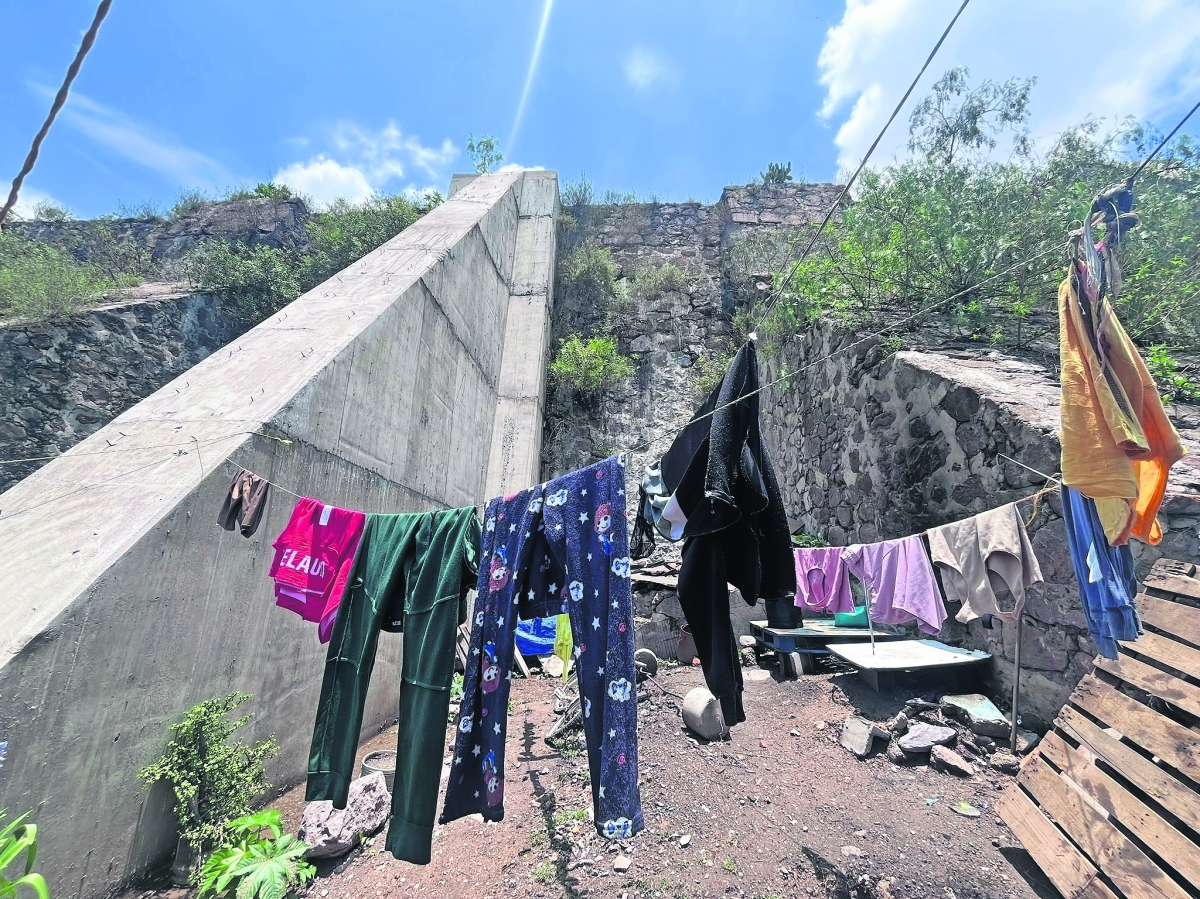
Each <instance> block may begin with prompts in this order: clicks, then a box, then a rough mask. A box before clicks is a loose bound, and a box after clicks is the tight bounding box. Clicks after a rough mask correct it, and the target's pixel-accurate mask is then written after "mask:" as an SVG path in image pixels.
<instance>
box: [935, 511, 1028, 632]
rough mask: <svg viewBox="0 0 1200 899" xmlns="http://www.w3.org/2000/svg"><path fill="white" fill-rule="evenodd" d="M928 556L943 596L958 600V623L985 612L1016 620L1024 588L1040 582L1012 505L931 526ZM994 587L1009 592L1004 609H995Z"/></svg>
mask: <svg viewBox="0 0 1200 899" xmlns="http://www.w3.org/2000/svg"><path fill="white" fill-rule="evenodd" d="M929 555H930V556H931V558H932V559H933V564H934V565H936V566H937V567H938V568H939V569H940V571H941V575H942V587H943V588H944V589H945V591H946V599H948V600H957V601H958V602H961V603H962V609H961V610H959V613H958V614H957V615H956V616H954V617H955V618H957V619H958V620H959V621H961V622H962V623H963V624H966V623H967V622H968V621H974V620H975V619H976V618H982V617H983V616H984V615H988V614H991V615H995V616H997V617H998V618H1000V619H1001V620H1003V621H1016V620H1017V616H1018V615H1020V614H1021V609H1022V608H1023V607H1024V606H1025V588H1026V587H1031V586H1033V585H1034V584H1040V583H1041V582H1042V570H1041V568H1040V566H1039V565H1038V560H1037V556H1036V555H1034V552H1033V545H1032V544H1031V543H1030V542H1029V535H1028V534H1027V533H1026V532H1025V525H1024V524H1022V522H1021V516H1020V514H1019V513H1018V512H1017V505H1016V503H1009V504H1008V505H1007V506H1001V507H1000V508H999V509H992V510H991V511H989V512H982V513H980V514H979V515H976V516H975V517H974V518H968V519H966V520H965V521H955V522H952V523H951V524H946V525H942V526H941V527H940V528H934V529H933V530H931V531H929ZM997 590H1008V591H1009V592H1010V593H1012V595H1013V600H1014V603H1013V608H1012V609H1011V610H1010V611H1007V612H1005V611H1001V610H1000V608H999V606H998V605H997V602H996V591H997Z"/></svg>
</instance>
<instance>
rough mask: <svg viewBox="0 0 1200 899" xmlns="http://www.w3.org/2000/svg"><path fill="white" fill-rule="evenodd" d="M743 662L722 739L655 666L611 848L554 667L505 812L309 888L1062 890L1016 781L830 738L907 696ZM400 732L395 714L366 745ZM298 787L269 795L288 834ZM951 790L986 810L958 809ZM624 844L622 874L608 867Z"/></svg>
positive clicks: (483, 892) (455, 825) (878, 897)
mask: <svg viewBox="0 0 1200 899" xmlns="http://www.w3.org/2000/svg"><path fill="white" fill-rule="evenodd" d="M745 674H746V675H747V683H746V694H745V706H746V715H747V718H748V720H747V721H746V723H744V724H741V725H738V726H737V727H735V728H734V729H733V734H732V738H731V739H730V740H728V741H722V742H714V743H708V742H706V741H703V740H697V739H696V738H695V737H693V736H690V735H689V734H690V732H688V731H686V730H685V729H684V728H683V723H682V720H681V718H680V716H679V712H678V708H679V706H680V704H681V703H680V700H679V698H678V697H682V696H684V695H685V694H686V693H687V691H688V690H690V689H692V688H693V687H696V686H701V685H703V679H702V676H701V673H700V670H699V669H698V668H692V667H686V666H672V667H664V668H663V669H662V670H661V671H660V672H659V674H658V676H657V677H656V678H655V679H654V681H653V684H652V685H650V686H647V687H644V689H645V690H646V691H647V692H648V693H649V698H648V699H647V700H645V701H643V702H641V703H639V721H640V725H639V741H640V745H639V752H640V769H641V777H642V806H643V811H644V815H645V819H646V830H645V831H644V832H642V833H640V834H638V835H637V836H635V837H634V838H632V839H630V840H627V841H623V842H621V843H620V844H619V845H616V844H610V843H608V842H607V841H605V840H603V839H602V838H600V837H599V836H598V835H597V834H596V832H595V829H594V827H593V826H592V823H591V794H590V789H589V786H588V777H587V759H586V754H585V751H584V747H583V742H582V737H580V738H579V739H578V741H570V742H569V743H568V745H567V746H565V747H564V748H563V750H562V751H561V752H559V751H555V750H553V749H551V748H549V747H548V746H547V745H546V744H545V742H544V741H543V739H542V737H543V735H544V734H545V732H546V730H547V729H548V727H549V726H550V724H551V722H552V721H553V719H554V713H553V690H554V685H555V681H553V680H551V679H550V678H548V677H534V678H533V679H532V680H523V679H521V678H517V677H514V679H513V692H512V697H513V702H512V709H513V710H512V714H511V716H510V721H509V728H508V739H509V740H510V741H511V745H510V746H509V749H508V753H507V764H508V766H509V770H508V777H507V778H506V789H505V811H506V817H505V820H504V821H503V822H502V823H500V824H490V825H489V824H484V823H483V822H482V821H481V820H480V819H479V818H478V817H474V818H466V819H461V820H458V821H455V822H452V823H451V824H449V825H447V826H445V827H442V826H439V827H437V828H436V830H435V831H434V841H433V860H432V863H431V864H429V865H428V866H425V867H418V866H414V865H411V864H408V863H406V862H400V861H397V860H395V859H394V858H392V857H391V855H390V854H388V853H387V852H385V851H382V844H383V834H382V833H380V834H377V835H376V836H375V837H374V838H373V839H371V840H369V841H367V843H366V844H365V845H364V846H363V848H362V849H361V850H358V851H356V852H354V853H352V854H351V855H350V856H349V857H348V858H344V859H341V860H338V861H336V862H334V863H325V864H323V865H322V866H321V871H320V874H319V876H318V878H317V880H316V881H315V882H314V883H313V884H312V885H311V886H310V887H309V888H308V891H307V893H308V897H309V899H343V897H344V899H350V897H355V899H357V897H371V896H397V897H399V896H421V895H429V896H456V895H461V896H463V897H464V899H466V897H470V899H518V897H527V896H528V897H543V899H548V897H555V899H557V897H563V896H566V897H582V896H596V897H624V899H635V897H640V899H659V897H671V899H675V897H679V899H683V897H688V899H691V897H721V896H730V897H735V896H736V897H754V899H768V897H780V899H782V897H793V896H796V897H806V896H818V897H838V899H851V897H856V899H917V897H920V899H929V897H936V899H982V897H988V899H992V897H995V899H1000V897H1005V899H1008V897H1016V899H1034V897H1041V899H1053V897H1057V895H1058V894H1057V893H1056V892H1055V891H1054V889H1053V887H1051V886H1050V885H1049V884H1048V882H1046V881H1045V879H1044V878H1043V877H1042V876H1041V874H1040V872H1039V871H1038V870H1037V868H1036V866H1035V865H1034V864H1033V862H1032V860H1031V859H1030V858H1029V856H1028V855H1027V854H1026V853H1025V852H1024V850H1022V849H1020V848H1019V846H1018V844H1017V843H1016V841H1015V839H1014V838H1013V836H1012V835H1011V834H1010V833H1009V831H1008V829H1007V828H1006V827H1005V826H1004V825H1003V824H1002V823H1001V822H1000V820H999V819H998V818H997V817H996V815H995V813H994V811H993V809H994V806H995V803H996V800H997V799H998V798H999V796H1000V793H1001V791H1002V790H1003V788H1004V787H1005V786H1006V784H1007V783H1008V782H1009V781H1010V778H1008V777H1006V776H1004V775H1001V774H998V773H996V772H993V771H990V770H989V771H986V772H984V773H980V774H976V775H974V776H973V777H971V778H959V777H953V776H949V775H945V774H940V773H938V772H936V771H934V770H933V769H931V768H927V767H897V766H895V765H893V764H892V763H891V762H889V761H888V759H887V758H886V756H885V755H884V754H883V753H879V754H877V755H875V756H873V757H871V758H868V759H866V760H862V761H860V760H858V759H856V758H855V757H854V756H853V755H851V754H850V753H849V752H847V751H846V750H845V749H844V748H842V747H841V746H840V745H839V743H838V735H839V733H840V728H841V722H842V721H843V720H845V718H846V717H847V715H849V714H852V713H855V712H857V713H859V714H861V715H863V716H864V717H866V718H868V719H871V720H873V721H878V722H884V721H886V720H887V719H888V718H890V717H891V716H892V715H894V714H895V713H896V712H897V711H899V709H900V708H901V707H902V706H903V702H904V700H905V699H907V698H909V695H911V694H896V695H894V696H888V695H879V694H875V693H874V692H872V691H871V690H870V689H869V688H868V687H867V686H866V685H865V684H863V683H862V681H861V680H860V679H859V678H858V677H857V676H856V675H854V674H852V673H847V672H837V671H827V672H826V673H824V674H817V675H809V676H803V677H801V678H800V679H799V680H782V679H780V678H779V677H778V675H776V674H773V673H771V672H768V671H766V670H761V669H756V668H747V669H745ZM655 685H657V686H655ZM447 733H448V737H452V735H453V734H452V731H449V730H448V732H447ZM394 740H395V730H394V728H393V729H389V730H388V731H385V732H384V733H382V734H380V735H379V736H378V737H376V738H375V739H374V740H372V741H370V743H369V744H368V745H366V746H364V747H363V752H364V753H365V752H366V751H369V750H372V749H377V748H387V747H394V746H395V743H394ZM449 748H450V744H449V743H447V753H448V752H449ZM303 792H304V788H303V786H300V787H297V788H295V789H293V790H291V791H289V792H287V793H285V794H284V795H283V796H281V797H280V798H279V799H278V800H277V801H276V802H274V803H272V807H275V808H278V809H279V810H280V811H281V812H282V814H283V816H284V819H285V822H286V824H287V825H288V827H289V829H290V830H292V831H293V832H294V831H295V830H296V829H297V828H298V826H299V824H300V817H301V815H302V813H303V805H304V802H303ZM961 800H966V801H967V802H969V803H971V804H972V805H973V806H975V807H976V808H978V809H980V810H982V815H981V816H980V817H978V818H973V819H972V818H965V817H963V816H961V815H959V814H958V813H956V812H955V811H953V810H952V806H954V805H955V804H956V803H958V802H959V801H961ZM439 808H440V802H439ZM685 837H686V839H681V838H685ZM681 843H682V844H686V845H681ZM622 854H624V855H625V856H627V858H628V860H629V862H630V866H629V870H628V872H627V873H618V872H617V871H616V870H614V862H615V861H616V860H617V859H618V857H619V856H620V855H622ZM179 892H182V891H179ZM142 895H147V894H142ZM148 895H161V894H156V893H151V894H148Z"/></svg>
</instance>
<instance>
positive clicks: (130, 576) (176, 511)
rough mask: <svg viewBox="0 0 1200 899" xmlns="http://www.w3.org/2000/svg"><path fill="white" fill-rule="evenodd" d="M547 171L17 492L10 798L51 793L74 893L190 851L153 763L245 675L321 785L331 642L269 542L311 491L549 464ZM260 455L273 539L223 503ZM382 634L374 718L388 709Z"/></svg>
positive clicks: (414, 230) (2, 525)
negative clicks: (312, 758)
mask: <svg viewBox="0 0 1200 899" xmlns="http://www.w3.org/2000/svg"><path fill="white" fill-rule="evenodd" d="M557 208H558V190H557V180H556V177H555V175H554V174H553V173H551V172H515V173H503V174H493V175H485V176H480V177H478V178H474V179H471V180H466V179H462V180H459V179H456V190H455V192H454V193H453V196H452V198H451V199H450V200H449V201H447V202H446V203H445V204H443V205H442V206H439V207H438V208H437V209H435V210H433V211H432V212H430V213H429V214H428V215H426V216H425V217H423V218H422V219H420V220H419V221H418V222H417V223H416V224H414V225H412V226H411V227H410V228H408V229H407V230H406V231H404V232H403V233H401V234H400V235H398V236H397V237H396V238H394V239H393V240H391V241H389V242H388V243H387V244H385V245H383V246H382V247H380V248H379V249H377V250H375V251H374V252H372V253H370V254H368V255H367V256H366V257H364V258H363V259H361V260H360V261H359V262H357V263H355V264H354V265H352V266H350V267H349V268H348V269H346V270H345V271H342V272H341V273H339V274H338V275H336V276H334V277H333V278H331V279H330V280H329V281H327V282H325V283H324V284H322V285H320V286H319V287H317V288H315V289H313V290H311V291H309V292H308V293H306V294H305V295H304V296H302V297H300V298H299V299H298V300H296V301H295V302H294V303H292V304H291V305H290V306H288V307H287V308H285V309H284V310H282V311H281V312H280V313H278V314H277V315H275V316H273V317H272V318H271V319H269V320H268V321H266V322H264V323H262V324H261V325H259V326H258V327H256V328H254V329H253V330H251V331H250V332H248V333H247V334H245V335H243V336H242V337H241V338H239V339H238V340H236V341H235V342H234V343H233V344H231V345H229V346H228V347H226V348H225V349H223V350H221V351H219V352H217V353H215V354H214V355H213V356H211V357H209V358H208V359H206V360H205V361H204V362H202V363H201V364H199V365H197V366H196V367H195V368H193V369H191V370H190V371H188V372H187V373H185V374H184V375H183V376H181V377H179V378H178V379H177V380H175V381H173V382H172V383H170V384H168V385H167V386H166V387H164V388H163V389H161V390H159V391H158V392H157V393H155V394H153V395H151V396H150V397H148V398H146V399H145V400H143V401H142V402H140V403H138V404H137V405H136V406H134V407H133V408H132V409H130V410H129V411H127V412H126V413H124V414H123V415H121V416H120V417H118V418H117V419H115V420H114V421H113V422H112V423H111V424H109V425H108V426H107V427H105V428H103V429H102V430H100V431H99V432H97V433H96V434H94V435H93V436H92V437H90V438H88V439H87V440H85V441H83V442H82V443H80V444H79V445H77V446H76V447H74V448H73V449H71V450H70V451H68V452H67V453H64V454H63V455H62V456H61V457H60V458H58V459H56V460H55V461H54V462H52V463H51V464H49V465H47V466H46V467H44V468H42V469H41V470H39V471H38V472H36V473H35V474H33V475H32V476H30V477H29V478H27V479H25V480H24V481H22V482H20V483H19V484H17V485H16V486H14V487H13V488H12V489H11V490H9V491H7V492H6V493H4V494H0V546H2V547H3V548H4V550H3V553H2V554H0V740H5V739H6V740H8V741H9V750H8V761H7V762H6V763H5V766H4V768H3V769H2V770H0V808H8V809H9V810H10V811H12V812H15V813H20V812H22V811H24V810H26V809H34V810H35V819H36V821H37V823H38V825H39V837H40V838H41V853H40V854H39V858H38V862H39V869H40V870H42V871H43V872H44V873H45V874H46V876H47V879H48V880H49V882H50V885H51V891H52V892H53V893H54V894H55V895H56V896H98V895H102V894H104V893H106V892H108V891H110V890H112V889H114V888H116V887H119V886H121V885H123V884H124V883H126V882H128V881H129V880H130V879H131V878H134V877H136V876H137V875H138V874H140V873H141V872H142V871H143V870H145V868H146V867H147V866H148V865H151V864H153V863H156V862H158V861H160V860H161V859H162V858H163V857H164V855H169V853H170V852H171V851H172V850H173V848H174V845H173V839H172V830H173V824H172V823H171V821H170V820H169V814H168V812H167V810H168V808H169V804H170V799H169V797H168V796H166V795H165V791H159V793H147V791H146V790H145V789H144V788H143V786H142V784H141V783H140V782H139V781H138V780H137V771H138V769H139V768H140V767H141V766H143V765H145V764H146V763H148V762H150V761H152V760H153V759H155V758H156V757H157V756H158V754H159V752H160V751H161V749H162V747H163V746H164V744H165V742H166V735H167V727H168V726H169V725H170V724H171V723H173V722H175V721H177V720H178V719H179V717H180V715H181V714H182V712H183V711H185V710H186V709H187V708H189V707H190V706H191V705H193V704H194V703H196V702H199V701H200V700H203V699H206V698H209V697H212V696H218V695H222V694H224V693H227V692H229V691H231V690H242V691H244V692H247V693H250V694H253V696H254V699H253V700H252V702H251V703H250V704H249V705H248V707H247V708H248V710H249V711H251V712H252V713H253V714H254V716H255V717H254V720H253V723H252V724H251V725H250V726H249V727H247V728H246V729H245V730H246V733H244V735H243V739H247V740H251V739H263V738H265V737H267V736H269V735H272V734H274V735H275V736H276V738H277V739H278V740H279V743H280V747H281V752H280V755H279V757H278V758H277V759H275V760H274V761H273V762H272V763H271V764H270V767H269V769H268V773H269V775H270V777H271V778H272V780H273V782H275V783H277V784H282V783H294V782H296V781H299V780H301V779H302V778H303V776H304V772H305V770H306V767H307V761H308V744H309V738H310V736H311V729H312V723H313V716H314V712H315V707H316V701H317V697H318V693H319V690H320V679H321V670H322V665H323V660H324V648H323V647H321V646H320V645H319V644H318V643H317V639H316V633H315V630H314V626H313V625H311V624H309V623H307V622H304V621H301V620H300V619H299V618H298V617H297V616H295V615H292V614H291V613H288V612H285V611H283V610H281V609H277V608H276V607H275V606H274V604H273V601H272V594H271V583H270V580H269V579H268V578H267V574H266V572H267V568H268V566H269V564H270V561H271V546H270V541H271V540H272V539H273V538H274V537H275V536H276V535H277V534H278V533H279V532H280V530H281V529H282V528H283V525H284V524H285V523H286V521H287V518H288V515H289V514H290V512H291V508H292V505H293V504H294V502H295V496H292V495H290V494H289V493H288V492H285V490H286V491H291V492H293V493H295V494H302V495H307V496H315V497H318V498H320V499H322V500H325V501H327V502H330V503H334V504H337V505H342V506H347V507H352V508H356V509H362V510H364V511H367V512H407V511H424V510H431V509H439V508H453V507H458V506H463V505H472V504H479V503H481V502H483V501H484V500H485V499H487V498H488V497H489V496H491V495H494V494H495V493H499V492H501V491H502V490H513V489H518V488H520V487H523V486H526V485H528V484H530V483H532V482H533V481H534V480H535V479H536V477H537V460H538V456H539V452H540V446H541V436H542V433H541V432H542V425H541V414H542V406H543V389H544V388H543V382H544V367H545V356H546V352H547V338H548V334H549V310H550V306H551V303H552V296H551V286H552V273H553V264H554V222H555V216H556V214H557ZM235 464H236V465H241V466H245V467H246V468H248V469H251V470H253V471H255V472H257V473H259V474H261V475H263V476H265V477H267V478H268V479H270V480H271V481H273V482H275V483H276V484H278V485H280V488H284V489H279V488H272V490H271V494H270V500H269V506H268V508H267V512H266V514H265V516H264V519H263V522H262V524H261V526H260V527H259V530H258V532H257V534H255V536H254V537H252V538H250V539H246V538H243V537H241V536H240V535H239V534H237V533H229V532H226V531H223V530H221V529H220V528H218V527H217V525H216V521H215V519H216V514H217V511H218V510H219V508H220V506H221V502H222V499H223V497H224V493H225V491H226V490H227V489H228V487H229V483H230V481H231V479H232V477H233V475H234V474H235V473H236V471H237V468H236V467H235ZM400 649H401V640H400V638H399V637H398V636H393V635H384V637H383V639H381V641H380V650H379V656H378V660H377V665H376V673H375V677H374V680H373V682H372V687H371V693H370V695H369V697H368V703H367V714H366V716H365V719H364V725H363V729H364V733H369V732H372V731H374V730H377V729H378V728H379V727H380V726H381V725H383V724H384V723H385V722H387V721H388V720H390V719H393V718H394V717H395V715H396V701H397V694H398V671H399V667H398V662H399V657H400Z"/></svg>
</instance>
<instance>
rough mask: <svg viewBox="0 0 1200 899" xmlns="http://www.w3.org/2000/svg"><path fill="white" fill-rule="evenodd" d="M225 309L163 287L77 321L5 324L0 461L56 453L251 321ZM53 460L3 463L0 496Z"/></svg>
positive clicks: (0, 350)
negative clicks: (235, 318) (233, 316)
mask: <svg viewBox="0 0 1200 899" xmlns="http://www.w3.org/2000/svg"><path fill="white" fill-rule="evenodd" d="M155 287H161V285H155ZM143 292H144V293H149V292H150V291H145V290H144V291H143ZM218 304H219V301H218V300H217V298H215V297H213V296H212V295H209V294H196V293H184V292H180V291H177V290H170V289H167V290H162V289H159V290H156V291H154V292H153V295H152V296H150V297H147V298H145V299H141V300H136V301H131V302H128V303H123V304H119V305H113V306H106V307H104V308H102V309H96V310H93V311H91V312H88V313H85V314H84V315H81V316H79V317H78V318H75V319H71V320H70V321H65V322H44V323H38V324H32V325H14V326H9V327H0V459H5V460H12V459H28V458H38V457H54V456H57V455H58V454H59V453H61V452H64V451H66V450H67V449H69V448H70V447H72V446H74V445H75V444H76V443H78V442H79V441H80V440H82V439H83V438H85V437H87V436H88V435H89V434H92V433H94V432H95V431H97V430H99V428H100V427H101V426H103V425H104V424H106V423H108V422H109V421H111V420H112V419H113V418H115V417H116V416H117V415H120V414H121V413H122V412H124V411H125V410H126V409H128V408H129V407H130V406H132V405H133V404H134V403H136V402H137V401H138V400H140V399H142V398H143V397H147V396H149V395H150V394H151V393H153V392H154V391H155V390H157V389H158V388H160V387H162V386H163V385H164V384H166V383H167V382H168V381H170V380H172V379H173V378H174V377H175V376H176V375H179V374H181V373H182V372H184V371H187V370H188V369H189V368H191V367H192V366H193V365H195V364H196V363H198V362H200V361H201V360H202V359H204V358H205V357H206V356H208V355H209V354H210V353H212V352H213V351H215V350H217V349H219V348H220V347H222V346H224V345H225V344H226V343H227V342H229V341H230V340H232V339H233V338H234V337H236V336H237V335H238V334H240V333H241V332H242V330H244V325H241V324H240V323H238V322H236V321H233V320H232V319H231V318H230V317H229V316H223V315H221V314H219V311H218ZM46 461H48V460H46V459H39V461H35V462H22V463H18V464H6V465H3V466H0V493H2V492H3V491H5V490H7V489H8V488H9V487H10V486H12V485H13V484H15V483H16V482H17V481H19V480H21V479H22V478H24V477H26V476H27V475H30V474H32V473H33V472H34V471H37V469H39V468H41V467H42V466H43V465H45V464H46Z"/></svg>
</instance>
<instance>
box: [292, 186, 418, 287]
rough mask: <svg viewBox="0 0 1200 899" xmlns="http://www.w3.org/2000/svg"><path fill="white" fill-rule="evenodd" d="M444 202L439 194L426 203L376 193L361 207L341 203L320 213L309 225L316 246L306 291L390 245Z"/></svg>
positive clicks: (307, 261)
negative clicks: (394, 238) (384, 245)
mask: <svg viewBox="0 0 1200 899" xmlns="http://www.w3.org/2000/svg"><path fill="white" fill-rule="evenodd" d="M440 202H441V196H440V195H438V194H436V193H435V194H432V195H430V196H427V197H426V199H425V201H424V203H417V202H414V201H412V200H410V199H408V198H407V197H404V196H401V195H398V194H396V195H384V194H375V195H374V196H372V197H370V198H369V199H367V200H366V201H364V202H362V203H358V204H355V203H348V202H346V201H345V200H338V201H336V202H335V203H334V204H333V205H332V206H330V207H329V208H328V209H327V210H325V211H324V212H321V213H317V214H316V215H314V216H313V217H312V218H311V219H310V220H309V223H308V235H309V239H310V241H311V243H312V246H311V249H310V252H309V254H308V255H307V256H306V257H305V258H304V260H303V273H302V275H301V279H302V282H303V284H302V286H303V289H304V290H308V289H309V288H310V287H315V286H316V285H318V284H320V283H321V282H322V281H324V280H326V279H327V278H330V277H332V276H333V275H336V274H337V273H338V272H340V271H341V270H342V269H344V268H345V267H346V266H348V265H350V264H351V263H352V262H356V261H358V260H359V259H361V258H362V257H363V256H365V255H367V253H369V252H371V251H372V250H374V249H375V248H376V247H379V246H381V245H382V244H385V243H387V242H388V241H389V240H391V239H392V238H393V237H395V236H396V235H397V234H399V233H400V232H401V231H403V230H404V229H405V228H407V227H408V226H409V225H411V224H412V223H413V222H415V221H416V220H417V219H419V218H420V217H421V216H422V215H424V214H425V213H426V212H428V211H429V210H430V209H432V208H433V207H434V206H436V205H438V204H439V203H440Z"/></svg>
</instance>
